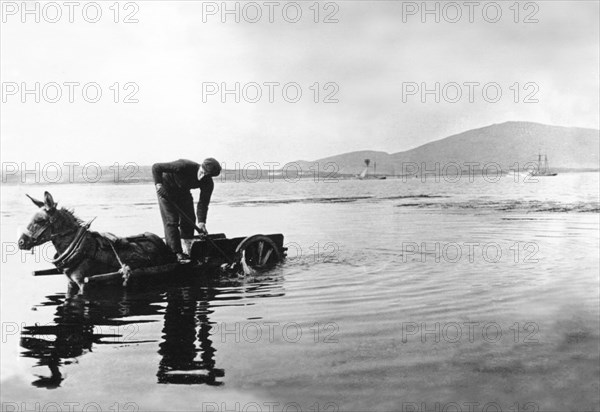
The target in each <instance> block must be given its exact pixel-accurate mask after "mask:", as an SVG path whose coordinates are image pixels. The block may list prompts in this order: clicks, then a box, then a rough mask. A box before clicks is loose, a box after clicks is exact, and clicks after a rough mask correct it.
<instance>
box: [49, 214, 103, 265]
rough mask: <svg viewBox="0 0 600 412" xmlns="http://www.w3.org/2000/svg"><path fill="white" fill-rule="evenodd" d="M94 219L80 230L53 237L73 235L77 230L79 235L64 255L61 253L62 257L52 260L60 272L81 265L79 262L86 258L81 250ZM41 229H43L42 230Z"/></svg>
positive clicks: (57, 234)
mask: <svg viewBox="0 0 600 412" xmlns="http://www.w3.org/2000/svg"><path fill="white" fill-rule="evenodd" d="M94 219H95V218H94ZM94 219H92V220H90V221H89V222H87V223H85V224H84V225H82V226H81V227H80V228H79V229H71V230H68V231H66V232H62V233H56V234H54V235H52V236H53V237H58V236H62V235H65V234H69V233H72V232H73V231H75V230H77V234H76V235H75V237H74V238H73V240H72V241H71V243H70V244H69V246H68V247H67V248H66V249H65V251H64V252H63V253H61V254H60V256H58V257H56V258H54V259H53V260H51V261H50V263H53V264H54V265H55V266H56V267H57V268H59V269H60V270H64V269H65V268H68V267H73V266H77V264H79V262H81V260H83V258H84V257H85V255H84V254H82V253H80V252H81V249H82V246H83V243H84V242H83V241H84V239H85V234H86V233H87V231H88V229H89V227H90V225H91V224H92V222H93V221H94ZM41 229H42V228H40V230H41ZM44 230H45V229H44ZM43 232H44V231H41V233H43Z"/></svg>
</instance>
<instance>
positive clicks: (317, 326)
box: [0, 173, 600, 411]
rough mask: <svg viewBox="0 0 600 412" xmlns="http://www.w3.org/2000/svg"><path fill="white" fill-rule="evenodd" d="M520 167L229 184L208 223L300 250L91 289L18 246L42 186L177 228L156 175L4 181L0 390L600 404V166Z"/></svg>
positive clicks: (143, 398)
mask: <svg viewBox="0 0 600 412" xmlns="http://www.w3.org/2000/svg"><path fill="white" fill-rule="evenodd" d="M516 180H517V181H515V178H514V177H512V176H506V177H503V178H502V179H500V181H498V182H495V183H492V182H490V181H488V180H485V179H482V178H478V179H475V180H474V181H472V182H470V181H468V180H466V179H463V180H461V181H459V182H457V183H448V182H445V181H444V180H443V179H442V180H441V181H439V182H435V181H433V179H429V180H428V181H426V182H422V181H420V180H418V179H407V180H406V181H403V180H401V179H390V180H385V181H355V180H352V181H350V180H348V181H339V182H328V183H325V182H322V181H320V182H315V181H313V180H303V181H300V182H297V183H290V182H285V181H282V180H278V181H274V182H260V183H248V182H246V183H244V182H240V183H235V182H227V183H217V185H216V188H215V193H214V198H213V203H212V204H211V208H210V211H209V221H208V229H209V230H210V231H212V232H224V233H226V234H227V235H228V236H229V237H236V236H246V235H251V234H255V233H283V234H284V235H285V239H286V243H287V246H288V247H289V258H288V259H287V261H286V262H285V263H284V264H282V265H281V266H279V267H277V268H276V269H274V270H273V271H271V272H269V273H265V274H260V275H257V276H253V277H249V278H237V277H236V278H214V277H213V278H209V277H207V278H201V279H194V280H191V281H187V282H183V283H170V284H169V283H167V284H161V285H146V286H145V287H138V288H135V289H132V290H122V289H119V288H110V289H108V288H107V289H101V290H96V291H90V292H89V293H87V294H86V295H84V296H77V297H67V296H66V294H65V292H66V280H65V279H64V278H62V277H60V276H51V277H43V278H40V277H38V278H34V277H32V276H31V275H30V273H31V271H32V270H35V269H43V268H48V267H49V264H48V263H47V262H45V261H44V255H46V256H50V255H51V253H52V250H51V248H44V249H43V253H39V252H38V253H36V254H33V255H32V254H22V253H20V252H19V253H14V252H13V251H12V250H13V249H11V247H12V246H11V244H10V242H14V241H15V234H16V231H17V227H18V226H23V225H25V224H26V223H27V222H28V221H29V218H30V217H31V215H32V213H33V211H34V210H35V207H34V206H33V205H32V204H31V203H30V202H29V200H28V199H27V198H26V197H25V196H24V194H25V193H30V194H32V195H34V196H37V197H41V196H42V192H43V190H50V191H51V192H52V194H53V195H54V197H55V200H57V201H58V202H59V203H60V205H62V206H66V207H70V208H75V211H76V213H77V214H78V216H79V217H81V218H82V219H84V220H88V219H91V218H92V217H95V216H97V219H96V221H95V222H94V224H93V228H94V229H95V230H98V231H108V232H113V233H116V234H118V235H131V234H136V233H140V232H143V231H151V232H155V233H160V234H162V225H161V221H160V216H159V212H158V208H157V205H156V202H155V195H154V192H153V188H152V186H151V185H99V184H96V185H53V186H3V187H2V241H3V245H4V250H3V258H4V259H3V263H2V276H1V278H0V282H1V291H2V292H1V293H2V301H1V316H2V322H3V325H4V329H3V341H2V351H1V357H2V358H1V360H2V372H1V382H2V402H4V403H5V405H6V404H8V403H10V402H17V403H19V404H20V402H28V404H27V405H29V408H30V409H31V408H32V405H34V404H35V403H36V402H39V403H40V404H41V405H44V404H47V402H51V401H52V402H58V403H59V404H61V405H64V404H65V403H68V402H75V403H77V404H78V405H79V406H80V407H81V406H83V405H86V404H88V403H90V402H96V403H97V404H98V405H100V406H101V408H102V410H109V408H110V407H113V410H114V408H115V406H118V407H119V408H120V409H121V410H135V409H136V408H137V409H139V410H215V409H214V408H215V407H216V408H217V410H225V409H229V410H232V409H233V410H235V409H236V408H237V409H239V410H244V408H245V407H246V408H247V409H246V410H256V408H255V409H250V407H251V406H252V407H255V406H256V405H259V406H260V407H261V410H265V411H266V410H269V407H272V408H275V409H276V410H277V409H279V410H282V409H285V408H286V407H287V408H288V410H295V409H297V410H299V409H298V408H300V409H301V410H313V411H314V410H330V411H332V410H345V411H363V410H390V411H391V410H414V408H421V409H423V410H436V409H435V408H436V407H437V408H438V409H439V410H443V408H444V407H445V408H451V406H452V405H454V404H457V405H459V406H460V407H461V409H462V410H469V409H468V408H469V406H468V405H475V404H476V406H472V407H473V408H475V409H474V410H484V408H485V407H488V406H489V405H497V406H498V407H500V408H501V409H502V410H515V408H516V407H518V408H519V410H536V408H537V409H538V410H597V409H598V402H599V395H598V391H599V379H600V378H599V376H600V375H599V373H600V372H599V371H600V368H599V355H598V353H599V325H598V324H599V320H600V319H599V314H598V313H599V312H598V311H599V279H598V276H599V275H598V273H599V257H598V250H599V230H600V225H599V214H598V211H599V198H598V184H599V180H598V174H595V173H571V174H563V175H559V176H557V177H553V178H545V179H544V178H540V179H539V181H538V182H537V183H524V182H523V181H522V179H516ZM236 403H237V406H236ZM215 405H216V406H215ZM273 405H275V406H273ZM436 405H437V406H436ZM489 407H490V408H491V406H489ZM211 408H213V409H211ZM294 408H295V409H294ZM411 408H413V409H411ZM510 408H512V409H510ZM63 410H67V408H66V407H65V406H63ZM417 410H419V409H417ZM447 410H454V409H447ZM489 410H494V409H489Z"/></svg>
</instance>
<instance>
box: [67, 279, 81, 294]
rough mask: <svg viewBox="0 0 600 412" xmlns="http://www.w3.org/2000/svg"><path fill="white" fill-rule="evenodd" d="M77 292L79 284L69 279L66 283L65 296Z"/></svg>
mask: <svg viewBox="0 0 600 412" xmlns="http://www.w3.org/2000/svg"><path fill="white" fill-rule="evenodd" d="M78 293H79V285H77V283H75V282H73V281H72V280H71V279H69V283H68V284H67V297H69V298H70V297H73V296H75V295H77V294H78Z"/></svg>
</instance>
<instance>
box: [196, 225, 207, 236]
mask: <svg viewBox="0 0 600 412" xmlns="http://www.w3.org/2000/svg"><path fill="white" fill-rule="evenodd" d="M198 229H200V231H201V233H203V234H205V235H208V231H207V230H206V223H204V222H198Z"/></svg>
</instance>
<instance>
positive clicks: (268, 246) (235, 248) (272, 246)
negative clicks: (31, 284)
mask: <svg viewBox="0 0 600 412" xmlns="http://www.w3.org/2000/svg"><path fill="white" fill-rule="evenodd" d="M286 251H287V248H286V247H284V246H283V235H282V234H279V233H278V234H272V235H253V236H248V237H245V238H244V237H237V238H232V239H228V238H227V237H226V236H225V234H223V233H218V234H212V235H206V236H196V237H195V238H194V240H193V243H192V248H191V254H190V257H191V262H189V263H179V262H177V263H168V264H165V265H159V266H151V267H144V268H138V269H130V268H128V267H127V265H123V267H122V268H121V269H120V270H118V271H116V272H111V273H105V274H99V275H94V276H90V277H86V278H85V283H86V284H108V283H117V282H123V285H124V286H126V285H127V284H128V283H129V281H131V280H140V279H144V278H148V277H154V276H159V277H162V276H169V275H174V274H178V275H201V274H210V273H212V274H215V273H216V274H223V273H244V274H246V275H250V274H253V273H256V272H260V271H265V270H268V269H271V268H273V267H274V266H275V265H277V263H279V262H281V261H282V260H283V259H284V258H285V255H286Z"/></svg>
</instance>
